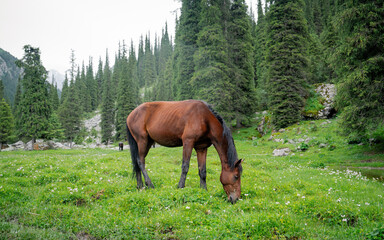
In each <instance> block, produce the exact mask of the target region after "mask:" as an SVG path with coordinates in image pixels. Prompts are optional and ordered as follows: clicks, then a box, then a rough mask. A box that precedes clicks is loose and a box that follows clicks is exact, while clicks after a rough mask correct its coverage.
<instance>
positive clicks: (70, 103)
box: [58, 80, 81, 147]
mask: <svg viewBox="0 0 384 240" xmlns="http://www.w3.org/2000/svg"><path fill="white" fill-rule="evenodd" d="M80 107H81V106H80V105H79V99H78V95H77V93H76V90H75V83H74V81H73V80H71V83H70V85H69V87H68V93H67V96H66V98H65V99H64V102H63V104H61V105H60V108H59V110H58V117H59V120H60V123H61V127H62V128H63V129H64V136H65V138H66V139H67V140H69V141H70V144H71V147H72V142H73V140H74V138H75V137H76V135H77V134H78V132H79V131H80V125H81V111H80Z"/></svg>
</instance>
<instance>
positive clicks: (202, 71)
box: [192, 0, 235, 120]
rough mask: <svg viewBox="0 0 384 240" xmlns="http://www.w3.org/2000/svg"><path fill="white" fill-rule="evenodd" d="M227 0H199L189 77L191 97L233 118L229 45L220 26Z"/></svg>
mask: <svg viewBox="0 0 384 240" xmlns="http://www.w3.org/2000/svg"><path fill="white" fill-rule="evenodd" d="M228 11H229V1H225V4H223V1H219V0H215V1H212V0H202V1H201V20H200V22H199V28H200V29H201V30H200V32H199V34H198V39H197V46H198V50H197V51H196V53H195V56H194V59H195V61H194V66H195V72H194V75H193V79H192V84H193V89H194V90H195V97H196V98H198V99H203V100H205V101H207V102H209V103H211V104H214V105H215V106H216V109H217V110H218V111H219V112H220V113H221V114H222V116H223V117H224V118H225V119H231V120H232V119H235V114H234V113H233V111H232V110H233V109H232V108H231V106H232V100H233V99H232V95H231V93H232V89H234V88H235V85H234V84H235V83H234V82H231V79H230V74H231V69H230V68H229V65H230V59H229V52H228V50H229V47H228V41H227V39H226V36H225V34H224V33H225V31H224V27H226V26H227V24H228V14H227V13H228Z"/></svg>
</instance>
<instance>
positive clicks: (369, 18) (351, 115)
mask: <svg viewBox="0 0 384 240" xmlns="http://www.w3.org/2000/svg"><path fill="white" fill-rule="evenodd" d="M346 2H347V4H346V6H347V8H346V9H345V10H344V11H342V12H341V14H340V15H339V17H337V22H338V28H337V29H336V30H337V31H336V32H338V33H339V39H340V40H341V42H339V43H338V48H337V49H336V51H335V61H334V64H335V66H336V71H337V73H338V76H339V80H338V88H337V89H338V94H337V97H338V99H337V103H338V106H339V108H341V109H342V115H341V119H342V124H341V125H342V128H343V129H344V132H345V133H346V134H348V135H349V137H350V138H351V140H357V141H360V140H361V139H364V138H370V137H372V133H374V132H375V131H377V130H380V129H381V131H383V129H384V121H383V120H384V97H383V96H384V68H383V66H384V15H383V13H384V4H383V1H368V0H363V1H346ZM382 138H384V137H382Z"/></svg>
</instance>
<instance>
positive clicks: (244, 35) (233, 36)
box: [227, 0, 257, 127]
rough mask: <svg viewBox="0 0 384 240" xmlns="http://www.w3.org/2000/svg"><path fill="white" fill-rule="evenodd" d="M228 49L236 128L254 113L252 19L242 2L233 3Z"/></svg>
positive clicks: (240, 0)
mask: <svg viewBox="0 0 384 240" xmlns="http://www.w3.org/2000/svg"><path fill="white" fill-rule="evenodd" d="M229 14H230V20H229V23H228V36H227V39H228V42H229V44H228V46H229V54H230V67H231V69H232V70H231V81H232V82H233V86H234V88H233V89H232V93H231V95H232V98H233V101H232V106H231V108H228V110H231V111H232V112H233V113H234V114H235V120H236V126H237V127H240V126H241V125H244V124H247V123H248V122H249V119H250V118H251V117H252V115H253V114H254V112H255V110H256V106H257V103H256V92H255V79H254V78H255V74H254V62H253V61H254V55H253V53H254V48H253V39H252V34H251V25H250V22H251V18H250V16H248V14H247V5H246V3H245V0H234V1H233V2H232V4H231V7H230V11H229Z"/></svg>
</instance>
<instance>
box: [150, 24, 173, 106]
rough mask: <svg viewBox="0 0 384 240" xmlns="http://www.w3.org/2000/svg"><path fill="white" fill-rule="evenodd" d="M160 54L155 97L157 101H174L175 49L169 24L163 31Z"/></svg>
mask: <svg viewBox="0 0 384 240" xmlns="http://www.w3.org/2000/svg"><path fill="white" fill-rule="evenodd" d="M158 52H159V53H158V55H159V57H158V58H159V60H158V77H157V82H156V86H155V88H154V91H153V94H154V96H155V100H173V99H174V96H173V91H172V82H173V81H172V79H173V74H172V73H173V71H172V64H173V61H171V58H172V54H173V49H172V44H171V41H170V39H169V35H168V26H167V24H166V25H165V30H163V34H162V36H161V41H160V47H159V50H158Z"/></svg>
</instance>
